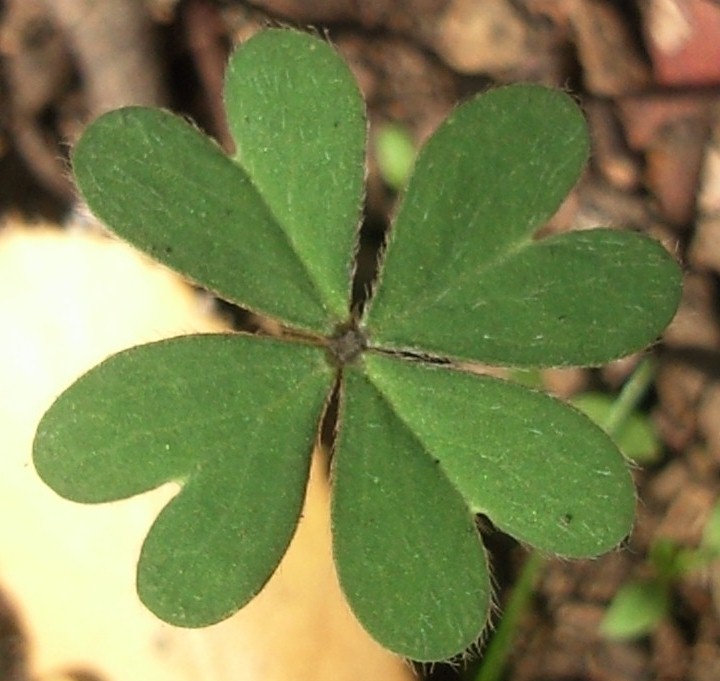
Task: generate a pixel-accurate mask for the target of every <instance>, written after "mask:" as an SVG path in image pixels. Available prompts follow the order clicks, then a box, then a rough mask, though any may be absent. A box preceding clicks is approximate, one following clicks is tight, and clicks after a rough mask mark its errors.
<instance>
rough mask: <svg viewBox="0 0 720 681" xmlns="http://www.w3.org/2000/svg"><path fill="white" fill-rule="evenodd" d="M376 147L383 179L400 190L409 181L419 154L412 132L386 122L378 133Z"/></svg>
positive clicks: (393, 187)
mask: <svg viewBox="0 0 720 681" xmlns="http://www.w3.org/2000/svg"><path fill="white" fill-rule="evenodd" d="M375 147H376V151H375V153H376V156H377V164H378V170H379V171H380V175H381V177H382V179H383V180H384V181H385V183H386V184H387V185H388V186H389V187H391V188H392V189H394V190H396V191H399V190H400V189H402V187H403V186H404V185H405V183H406V182H407V179H408V176H409V175H410V171H411V170H412V166H413V163H414V161H415V156H416V154H417V152H416V149H415V143H414V142H413V139H412V137H411V136H410V133H409V132H408V130H407V129H406V128H404V127H403V126H401V125H398V124H396V123H386V124H385V125H383V126H382V127H381V128H380V130H379V131H378V133H377V140H376V142H375Z"/></svg>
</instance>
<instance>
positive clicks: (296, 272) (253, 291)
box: [73, 31, 365, 332]
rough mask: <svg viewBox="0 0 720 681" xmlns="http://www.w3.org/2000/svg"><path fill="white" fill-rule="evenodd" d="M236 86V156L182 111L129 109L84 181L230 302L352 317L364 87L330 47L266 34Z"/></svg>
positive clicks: (130, 226)
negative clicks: (182, 115) (176, 113)
mask: <svg viewBox="0 0 720 681" xmlns="http://www.w3.org/2000/svg"><path fill="white" fill-rule="evenodd" d="M293 55H294V56H293ZM310 74H311V77H310ZM318 93H323V97H319V96H318ZM226 94H227V100H228V115H229V124H230V127H231V129H232V132H233V134H234V135H235V137H236V141H237V146H238V149H237V154H236V160H235V161H233V160H231V159H230V158H228V157H227V156H226V155H225V154H224V153H223V152H222V150H221V149H220V148H219V147H218V146H217V145H216V144H215V143H213V142H212V141H211V140H209V139H208V138H207V137H206V136H205V135H203V134H202V133H201V132H200V131H198V130H196V129H194V128H193V127H192V126H191V125H189V124H187V123H185V122H184V121H182V120H181V119H180V118H178V117H176V116H173V115H171V114H169V113H166V112H163V111H160V110H156V109H145V108H140V107H130V108H126V109H120V110H117V111H113V112H110V113H108V114H106V115H104V116H101V117H100V118H99V119H98V120H96V121H95V122H94V123H93V124H92V125H90V126H89V128H88V129H87V130H86V132H85V134H84V135H83V136H82V138H81V139H80V141H79V142H78V144H77V145H76V147H75V150H74V153H73V172H74V174H75V179H76V181H77V184H78V187H79V188H80V191H81V193H82V195H83V198H84V199H85V200H86V201H87V203H88V205H89V206H90V208H91V209H92V211H93V213H95V215H97V216H98V217H99V218H100V219H101V220H103V221H104V222H105V223H106V224H107V225H108V226H109V227H110V228H111V229H112V230H113V231H114V232H115V233H116V234H118V235H119V236H121V237H122V238H123V239H126V240H127V241H129V242H130V243H132V244H134V245H135V246H137V247H138V248H140V249H141V250H143V251H145V252H147V253H149V254H150V255H151V256H152V257H153V258H155V259H157V260H159V261H161V262H163V263H165V264H167V265H169V266H170V267H172V268H173V269H175V270H177V271H179V272H182V273H183V274H185V275H187V276H188V277H190V278H191V279H193V280H195V281H197V282H198V283H200V284H202V285H203V286H206V287H208V288H210V289H211V290H213V291H215V292H217V293H218V294H219V295H220V296H221V297H223V298H226V299H227V300H231V301H233V302H236V303H239V304H241V305H244V306H246V307H249V308H251V309H254V310H257V311H259V312H264V313H267V314H270V315H273V316H276V317H279V318H280V319H281V320H284V321H287V322H289V323H291V324H295V325H297V326H299V327H302V328H304V329H307V330H311V331H324V332H330V331H332V330H333V329H334V328H335V326H336V325H337V324H338V323H340V322H342V321H344V320H345V318H346V317H347V314H348V306H349V302H348V298H349V291H350V269H351V265H350V256H351V254H352V251H353V245H354V241H355V232H356V229H357V226H358V222H359V215H360V204H361V200H362V190H363V178H364V140H365V122H364V110H363V102H362V98H361V97H360V94H359V92H358V90H357V86H356V85H355V83H354V81H353V79H352V76H351V74H350V72H349V71H348V70H347V68H346V67H345V65H344V64H343V63H342V61H341V60H340V58H339V57H338V55H337V54H336V53H335V52H334V51H333V50H332V49H331V48H330V47H329V46H328V45H327V44H325V43H323V42H322V41H320V40H318V39H315V38H312V37H310V36H308V35H305V34H302V33H297V32H290V31H268V32H267V33H263V34H260V35H259V36H258V37H256V38H254V39H252V40H250V41H248V43H247V44H246V45H245V46H244V47H243V48H241V49H240V50H239V51H238V52H237V53H236V54H235V56H234V57H233V60H232V62H231V64H230V67H229V69H228V74H227V84H226ZM328 101H332V102H333V105H332V106H328V104H327V102H328Z"/></svg>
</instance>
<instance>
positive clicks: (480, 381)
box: [364, 355, 635, 557]
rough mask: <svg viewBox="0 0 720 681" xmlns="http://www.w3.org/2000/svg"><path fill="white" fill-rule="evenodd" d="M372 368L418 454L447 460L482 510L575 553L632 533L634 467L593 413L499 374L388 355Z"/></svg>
mask: <svg viewBox="0 0 720 681" xmlns="http://www.w3.org/2000/svg"><path fill="white" fill-rule="evenodd" d="M364 365H365V371H366V374H367V377H368V380H370V381H371V382H372V384H373V385H374V386H375V388H376V389H377V390H378V391H379V392H380V393H381V394H382V395H383V396H384V398H385V401H386V403H387V405H388V410H389V411H390V412H391V413H392V414H393V416H394V418H393V419H392V421H390V423H391V424H392V426H393V427H396V428H404V429H407V430H409V431H410V432H411V433H412V434H413V436H414V440H415V443H416V446H417V448H418V452H419V453H420V452H424V453H425V456H426V457H427V458H429V459H430V460H437V461H438V462H439V464H438V468H437V470H438V472H439V473H440V472H441V473H442V474H444V475H445V476H446V477H447V478H448V480H449V481H450V482H451V483H452V485H453V486H454V487H455V488H456V489H457V490H458V491H459V492H460V494H461V495H462V497H463V498H464V499H465V501H466V503H467V504H468V506H469V508H470V509H471V510H472V512H473V513H484V514H486V515H488V516H489V517H490V519H491V520H492V521H493V523H495V524H496V525H497V526H498V527H500V528H501V529H502V530H504V531H506V532H507V533H508V534H511V535H512V536H514V537H516V538H517V539H519V540H521V541H523V542H527V543H528V544H531V545H532V546H535V547H537V548H539V549H541V550H544V551H549V552H552V553H558V554H561V555H564V556H569V557H582V556H593V555H597V554H599V553H602V552H603V551H606V550H608V549H610V548H612V547H614V546H615V545H617V544H618V542H620V541H621V540H622V539H623V537H625V536H626V535H627V534H628V533H629V531H630V528H631V525H632V520H633V512H634V507H635V494H634V489H633V484H632V479H631V476H630V472H629V470H628V468H627V466H626V465H625V462H624V460H623V458H622V456H621V454H620V453H619V452H618V450H617V448H616V446H615V445H614V444H613V442H612V440H610V439H609V438H608V437H607V435H605V433H603V431H602V430H601V429H600V428H599V427H598V426H596V425H595V424H594V423H593V422H592V421H590V419H588V418H587V417H586V416H585V415H583V414H581V413H580V412H578V411H576V410H574V409H572V408H569V407H568V406H567V405H566V404H564V403H563V402H560V401H559V400H556V399H554V398H552V397H550V396H548V395H545V394H544V393H539V392H533V391H531V390H528V389H527V388H524V387H522V386H518V385H515V384H513V383H508V382H505V381H501V380H499V379H496V378H491V377H489V376H478V375H476V374H470V373H464V372H460V371H457V370H453V369H449V368H447V367H438V366H433V365H429V364H425V363H419V362H410V361H406V360H399V359H398V358H394V357H385V356H380V355H368V356H366V357H365V360H364ZM388 429H389V428H388ZM383 436H384V433H383ZM390 452H391V450H388V453H387V456H390V455H391V453H390ZM419 453H418V456H419ZM407 474H408V475H412V474H413V471H412V469H411V468H410V467H408V469H407Z"/></svg>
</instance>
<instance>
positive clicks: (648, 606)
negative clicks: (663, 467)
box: [600, 503, 720, 640]
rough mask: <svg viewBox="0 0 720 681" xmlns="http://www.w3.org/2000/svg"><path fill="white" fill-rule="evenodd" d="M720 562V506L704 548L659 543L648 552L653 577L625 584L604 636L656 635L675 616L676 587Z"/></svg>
mask: <svg viewBox="0 0 720 681" xmlns="http://www.w3.org/2000/svg"><path fill="white" fill-rule="evenodd" d="M719 558H720V503H718V504H716V505H715V507H714V508H713V510H712V513H711V514H710V518H709V519H708V522H707V524H706V525H705V530H704V531H703V537H702V540H701V542H700V545H699V546H698V547H697V548H688V547H683V546H680V545H679V544H678V543H677V542H675V541H673V540H671V539H666V538H661V539H656V540H655V541H654V542H653V543H652V545H651V546H650V551H649V552H648V560H647V563H648V568H649V570H648V572H649V575H648V576H647V577H644V578H642V579H637V580H633V581H630V582H627V583H626V584H623V586H621V587H620V589H618V592H617V593H616V594H615V597H614V598H613V600H612V602H611V603H610V606H609V607H608V609H607V611H606V613H605V617H603V620H602V622H601V623H600V631H601V633H602V634H603V635H604V636H605V637H607V638H609V639H614V640H626V639H633V638H639V637H641V636H646V635H648V634H650V633H652V632H653V631H654V630H655V629H656V627H657V626H658V625H659V624H660V622H662V621H663V620H664V619H665V618H666V617H668V615H669V614H670V612H671V603H672V592H673V588H674V585H675V583H676V582H677V580H678V579H680V578H682V577H683V576H684V575H687V574H689V573H690V572H692V571H694V570H699V569H702V568H705V567H708V566H709V565H711V564H713V563H715V562H716V561H717V560H718V559H719Z"/></svg>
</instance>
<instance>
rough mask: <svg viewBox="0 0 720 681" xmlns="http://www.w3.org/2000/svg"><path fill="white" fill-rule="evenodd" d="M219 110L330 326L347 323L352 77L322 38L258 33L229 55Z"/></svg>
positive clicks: (353, 206)
mask: <svg viewBox="0 0 720 681" xmlns="http://www.w3.org/2000/svg"><path fill="white" fill-rule="evenodd" d="M225 104H226V108H227V114H228V123H229V125H230V130H231V132H232V134H233V137H234V138H235V143H236V153H235V158H236V159H237V161H238V162H239V163H240V164H241V165H242V166H243V167H244V168H245V169H246V170H247V171H248V173H249V175H250V176H251V177H252V179H253V183H254V184H255V186H256V187H257V189H258V190H259V191H260V193H261V194H262V196H263V198H264V199H265V200H266V201H267V204H268V206H270V209H271V210H272V213H273V215H274V216H275V217H276V218H277V220H278V222H279V223H280V224H281V225H283V229H284V231H285V234H286V235H287V237H288V239H289V241H290V242H291V243H292V245H293V248H294V249H295V251H296V252H297V253H298V255H299V257H300V258H301V260H302V261H303V263H304V264H305V266H306V268H307V272H308V275H309V276H310V277H311V278H312V280H313V282H314V283H315V285H316V287H317V289H318V290H319V291H320V292H321V294H322V296H323V300H324V301H325V303H326V304H327V307H328V310H329V312H330V313H331V314H332V315H334V317H335V321H336V322H341V321H344V319H345V317H346V316H347V314H348V311H349V307H348V305H349V296H350V279H351V267H352V263H351V255H352V253H353V250H354V248H355V240H356V230H357V228H358V226H359V221H360V212H361V208H362V198H363V185H364V180H365V136H366V135H365V129H366V123H365V105H364V102H363V100H362V97H361V95H360V92H359V90H358V87H357V83H356V82H355V79H354V78H353V76H352V74H351V72H350V71H349V69H348V68H347V66H346V64H345V63H344V62H343V60H342V59H341V58H340V56H339V55H338V54H337V53H336V52H335V50H334V49H333V48H332V47H330V45H328V44H327V43H325V42H323V41H322V40H319V39H318V38H316V37H313V36H310V35H308V34H306V33H300V32H297V31H287V30H270V31H264V32H262V33H260V34H258V35H256V36H255V37H253V38H252V39H250V40H249V41H247V42H246V43H245V44H244V45H242V46H241V47H240V49H238V50H237V51H236V52H235V54H234V55H233V57H232V58H231V60H230V64H229V65H228V69H227V71H226V79H225ZM269 257H270V256H269V254H266V253H262V259H263V261H264V262H266V261H268V260H269ZM278 290H279V289H278ZM283 295H284V292H283Z"/></svg>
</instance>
